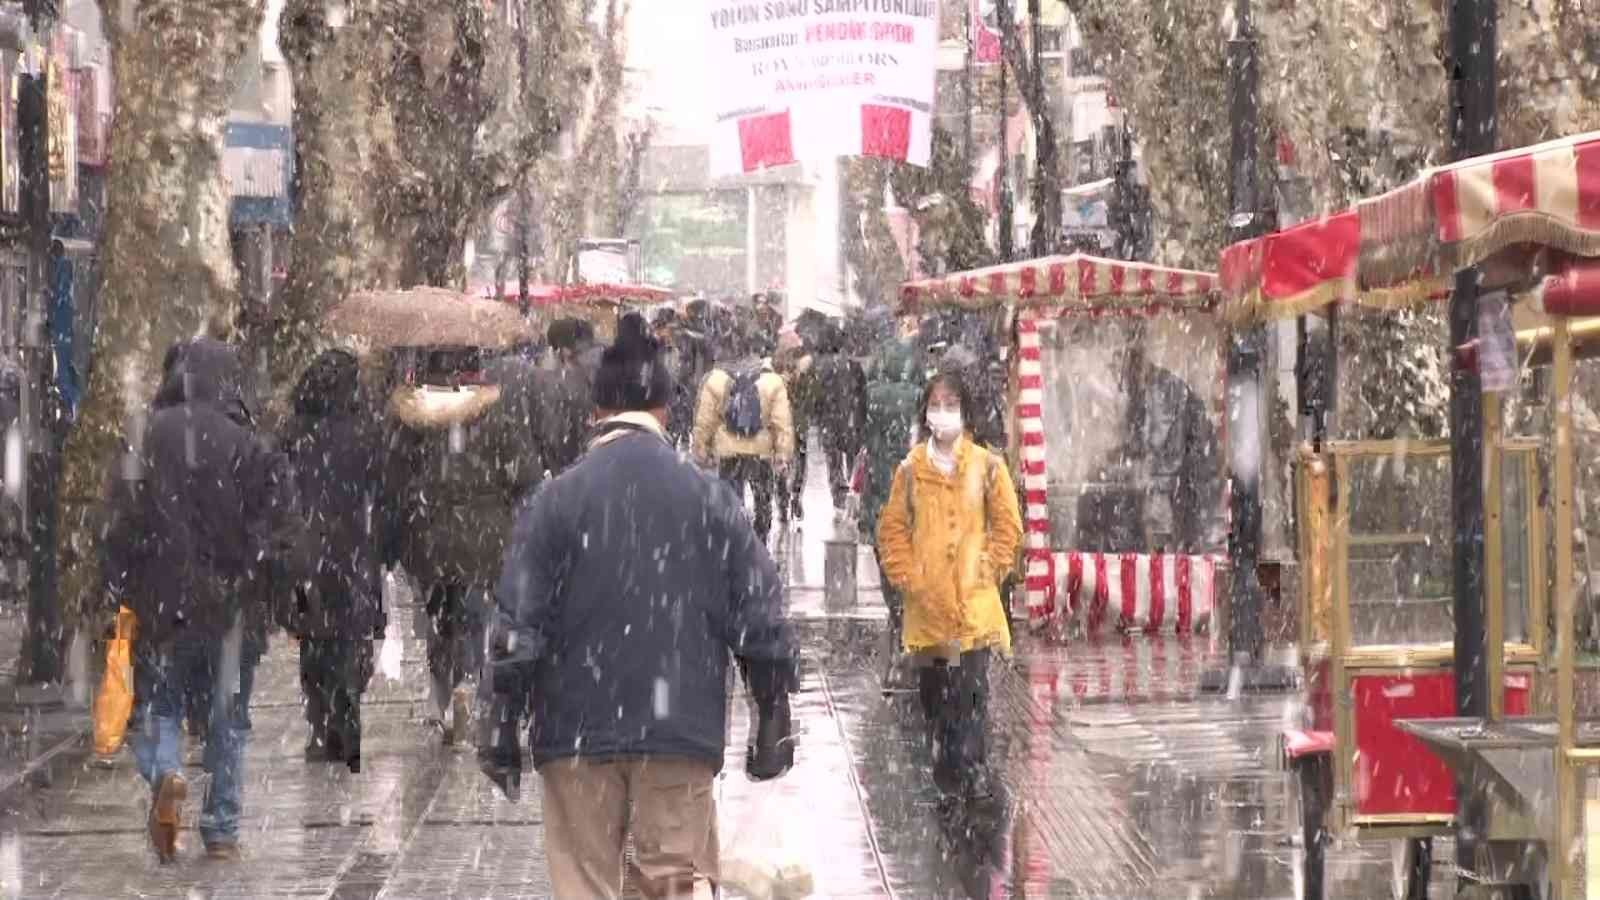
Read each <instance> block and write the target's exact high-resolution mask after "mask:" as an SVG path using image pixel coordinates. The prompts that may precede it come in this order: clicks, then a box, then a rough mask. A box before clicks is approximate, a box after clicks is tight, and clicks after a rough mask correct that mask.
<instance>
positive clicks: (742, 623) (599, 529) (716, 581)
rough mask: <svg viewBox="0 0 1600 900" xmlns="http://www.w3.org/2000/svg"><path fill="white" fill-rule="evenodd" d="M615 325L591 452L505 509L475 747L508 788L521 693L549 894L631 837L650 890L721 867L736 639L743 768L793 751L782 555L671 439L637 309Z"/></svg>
mask: <svg viewBox="0 0 1600 900" xmlns="http://www.w3.org/2000/svg"><path fill="white" fill-rule="evenodd" d="M617 331H618V337H617V342H616V343H615V344H614V345H612V346H611V347H609V348H607V350H606V351H605V355H604V357H603V359H602V362H601V364H600V368H599V371H598V372H597V373H596V376H595V385H594V401H595V406H596V407H597V409H598V410H599V411H600V415H601V416H602V418H601V421H600V423H599V426H598V427H597V429H596V433H595V436H594V438H593V439H592V440H591V441H590V444H589V450H588V452H587V453H586V454H584V456H583V458H582V459H581V460H579V462H578V464H577V465H576V466H573V467H572V468H571V469H569V470H567V472H565V473H564V474H562V475H560V476H559V477H557V478H556V479H555V480H553V481H551V482H550V483H548V484H547V485H545V487H544V489H543V490H541V491H540V492H539V494H538V495H537V496H535V497H534V499H533V502H532V503H530V504H529V505H528V506H527V507H526V508H524V509H523V510H522V511H521V512H520V513H519V515H518V517H517V524H516V529H515V531H514V532H513V533H512V538H511V542H510V545H509V546H508V547H507V550H506V555H505V566H504V568H503V570H502V572H501V575H500V582H499V586H498V588H497V589H496V592H495V600H496V624H495V629H494V632H493V634H492V636H491V639H490V653H491V665H490V669H491V671H492V672H493V673H494V689H495V692H496V702H495V704H494V709H495V715H494V717H493V728H492V730H491V731H490V734H489V737H488V739H487V740H486V742H485V745H483V746H481V747H480V762H481V763H482V764H483V766H484V769H485V771H486V773H487V774H489V775H490V776H491V777H493V778H494V779H495V780H496V782H497V783H498V784H500V785H501V787H502V788H503V789H506V790H507V792H508V793H515V792H516V790H515V786H516V785H517V783H518V782H519V780H520V769H521V760H522V754H521V750H520V748H519V747H518V746H517V744H516V741H515V735H516V734H517V733H518V730H519V728H520V713H521V710H522V709H523V708H524V702H526V701H531V704H532V716H531V719H532V730H531V734H530V739H531V743H532V750H533V762H534V765H535V766H537V767H538V771H539V775H540V778H541V781H542V784H543V791H542V802H543V804H544V809H543V821H544V835H545V843H546V859H547V860H549V865H550V878H551V886H552V891H551V893H552V895H553V896H555V897H557V898H589V897H616V896H620V892H621V889H622V880H623V858H624V856H623V854H624V848H625V845H626V844H627V842H628V841H629V839H630V838H631V840H632V845H633V848H634V859H633V862H634V864H635V868H636V871H637V873H638V877H639V879H640V882H641V883H640V884H639V885H638V886H639V888H640V891H641V893H642V894H643V895H644V896H647V897H663V896H689V895H690V894H691V892H692V890H693V886H694V883H695V881H696V880H697V878H698V877H707V876H709V877H711V878H715V875H716V871H717V837H716V825H715V804H714V802H713V798H712V782H713V779H714V777H715V775H716V773H717V772H718V771H719V770H720V769H721V768H722V762H723V758H724V753H725V746H724V743H725V739H726V738H725V736H726V730H725V724H726V721H727V714H728V663H729V657H730V655H731V656H732V657H734V658H735V659H737V660H738V662H739V664H740V667H741V669H742V670H743V671H744V673H745V676H746V679H747V681H748V683H749V685H750V690H751V694H752V695H753V696H754V698H755V701H756V703H757V706H758V708H759V709H760V710H761V711H762V714H761V719H760V722H759V723H758V724H757V726H756V727H755V728H754V729H753V731H754V732H755V733H756V738H757V740H756V745H755V747H754V748H753V749H752V750H750V751H749V754H748V756H747V770H748V771H749V773H750V774H751V775H752V776H753V777H757V778H771V777H776V776H777V775H780V774H782V773H783V772H784V771H786V770H787V769H788V767H789V765H791V764H792V762H793V745H792V744H791V743H789V742H788V741H787V740H786V735H787V723H788V695H789V693H790V691H791V690H792V689H793V684H794V680H795V677H794V676H795V672H794V665H795V643H794V639H793V635H792V634H791V632H790V629H789V626H788V624H787V623H786V621H785V619H784V614H783V607H784V602H783V584H782V580H781V578H780V576H779V574H778V569H777V566H776V565H775V564H774V562H773V560H772V558H771V557H770V556H769V555H768V554H767V551H766V549H765V548H764V547H763V546H762V544H761V541H760V540H759V539H758V538H757V536H756V534H755V532H754V531H753V530H752V529H751V527H750V523H749V520H748V519H747V518H746V517H745V515H744V513H743V510H742V509H741V506H740V504H739V503H738V502H737V501H736V499H735V498H734V496H733V494H732V492H731V491H729V490H728V489H727V488H726V486H724V485H723V484H722V483H721V482H719V481H718V480H717V479H716V478H714V477H712V476H709V475H707V474H705V473H703V472H701V471H700V470H699V469H697V468H696V467H695V466H694V465H693V464H692V463H690V462H688V461H686V460H684V459H683V458H682V457H680V456H679V454H678V453H677V452H676V451H675V450H674V449H673V448H672V446H671V445H670V444H669V443H668V440H667V437H666V419H667V415H668V406H669V404H670V402H671V398H672V377H671V375H670V373H668V371H667V369H666V367H665V366H664V365H663V364H662V363H661V360H660V359H659V356H658V352H659V348H658V346H657V344H656V342H655V340H654V339H653V338H651V337H649V336H648V335H647V334H646V333H645V328H644V324H643V322H642V320H638V319H637V317H636V316H627V317H624V318H623V319H622V321H621V322H619V324H618V329H617ZM508 735H510V736H512V737H511V738H510V739H509V740H508V739H507V736H508Z"/></svg>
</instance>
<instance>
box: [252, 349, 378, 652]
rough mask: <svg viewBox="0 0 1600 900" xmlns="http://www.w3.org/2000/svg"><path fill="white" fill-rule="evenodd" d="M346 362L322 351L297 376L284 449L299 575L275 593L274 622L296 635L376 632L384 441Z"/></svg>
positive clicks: (346, 357) (353, 365)
mask: <svg viewBox="0 0 1600 900" xmlns="http://www.w3.org/2000/svg"><path fill="white" fill-rule="evenodd" d="M357 369H358V366H357V362H356V358H355V357H354V356H351V355H350V354H348V353H343V352H340V351H330V352H328V353H324V354H323V355H322V356H320V357H318V358H317V360H316V361H315V362H313V363H312V364H311V367H310V368H309V369H308V370H307V371H306V373H305V375H304V376H303V377H302V378H301V380H300V384H299V387H298V389H297V390H296V392H295V398H294V418H293V419H291V420H290V421H289V423H288V424H287V426H286V427H285V428H284V431H283V435H282V444H281V446H282V448H283V450H284V452H285V453H287V454H288V457H289V462H290V465H291V466H292V467H293V469H294V473H295V485H296V487H297V488H298V491H297V493H298V496H299V500H300V507H299V513H300V517H301V523H302V527H301V530H300V534H299V539H298V541H297V547H298V548H299V553H298V554H297V555H298V556H299V557H300V560H301V563H302V565H303V566H304V568H305V570H306V572H307V578H306V579H305V580H304V581H302V582H300V583H299V584H297V585H295V587H294V588H293V590H290V591H285V592H283V593H282V594H281V595H280V596H279V597H278V602H279V603H280V604H282V607H281V609H282V615H281V616H280V619H279V624H281V625H283V627H284V628H286V629H288V630H289V631H290V632H291V633H293V634H295V635H297V636H299V637H302V638H314V639H328V640H366V639H369V638H375V637H379V636H381V635H382V634H383V628H384V624H385V618H384V611H383V584H382V580H381V576H380V574H379V558H380V557H379V548H380V534H379V531H380V528H381V525H382V523H383V521H384V518H383V513H382V503H383V500H384V496H383V478H382V476H383V436H382V434H381V432H380V430H379V428H378V427H377V423H375V422H373V421H372V419H371V416H370V410H369V409H368V408H367V406H366V405H365V404H363V403H362V402H361V399H360V392H359V389H358V375H357Z"/></svg>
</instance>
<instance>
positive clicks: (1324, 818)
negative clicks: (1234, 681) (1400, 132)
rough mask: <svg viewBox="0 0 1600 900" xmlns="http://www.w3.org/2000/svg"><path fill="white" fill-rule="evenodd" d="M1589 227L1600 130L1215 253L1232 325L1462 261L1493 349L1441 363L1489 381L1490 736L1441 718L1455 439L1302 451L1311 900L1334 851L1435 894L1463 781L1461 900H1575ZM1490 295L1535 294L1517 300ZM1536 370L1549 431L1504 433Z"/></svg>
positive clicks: (1599, 219)
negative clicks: (1552, 596)
mask: <svg viewBox="0 0 1600 900" xmlns="http://www.w3.org/2000/svg"><path fill="white" fill-rule="evenodd" d="M1597 213H1600V134H1588V135H1580V136H1577V137H1574V138H1568V139H1563V140H1559V141H1553V142H1550V143H1547V144H1542V145H1539V146H1536V147H1531V148H1526V149H1522V150H1517V151H1510V152H1507V153H1500V154H1494V155H1491V156H1487V157H1480V158H1476V159H1471V160H1466V161H1464V162H1460V163H1456V164H1453V165H1449V166H1444V167H1440V168H1437V169H1431V170H1428V171H1426V172H1424V173H1422V175H1420V176H1419V177H1418V178H1416V179H1414V180H1413V181H1411V182H1409V183H1407V184H1406V185H1404V186H1402V187H1400V188H1398V189H1396V190H1394V191H1390V192H1389V193H1386V194H1384V195H1382V196H1379V197H1376V198H1373V199H1371V200H1368V201H1364V202H1362V203H1360V204H1358V205H1357V206H1356V207H1355V208H1354V209H1352V210H1348V211H1346V212H1343V213H1340V214H1338V215H1334V216H1329V217H1326V218H1324V219H1320V220H1318V221H1316V222H1312V223H1308V224H1306V225H1303V226H1300V227H1298V228H1293V229H1288V230H1285V231H1282V232H1278V233H1275V234H1270V235H1267V236H1265V237H1263V238H1259V239H1256V240H1252V241H1246V242H1243V243H1241V244H1237V245H1235V246H1233V247H1230V248H1228V250H1227V251H1225V253H1224V256H1223V265H1222V270H1223V279H1224V283H1225V285H1226V289H1227V292H1228V294H1229V304H1230V306H1229V308H1230V311H1231V312H1232V313H1234V314H1235V315H1237V316H1241V317H1244V316H1255V317H1259V318H1274V317H1281V316H1291V315H1301V314H1307V313H1313V312H1317V311H1319V310H1323V309H1326V308H1329V307H1333V306H1339V305H1343V306H1346V307H1348V306H1353V305H1354V306H1359V305H1369V306H1386V307H1393V306H1396V305H1403V304H1418V303H1430V302H1440V301H1442V300H1443V299H1444V298H1445V297H1447V296H1448V292H1449V289H1450V279H1451V278H1452V276H1453V275H1454V274H1455V272H1457V271H1459V270H1462V269H1466V268H1468V267H1474V266H1476V267H1477V268H1478V270H1479V272H1480V273H1481V284H1482V289H1483V290H1484V291H1485V296H1484V298H1482V299H1481V300H1480V332H1481V333H1482V334H1483V337H1482V339H1481V340H1480V341H1479V342H1477V343H1475V344H1474V345H1472V346H1470V347H1462V348H1453V349H1454V352H1453V354H1452V359H1453V360H1454V364H1456V365H1472V366H1475V367H1476V368H1477V370H1478V372H1479V373H1480V375H1483V376H1485V378H1486V385H1487V384H1488V377H1489V375H1490V373H1494V374H1495V376H1496V377H1495V379H1494V380H1495V381H1496V382H1497V383H1496V384H1495V385H1494V386H1493V387H1491V388H1489V389H1486V391H1485V402H1484V407H1483V411H1484V417H1483V418H1484V443H1483V452H1484V458H1483V472H1484V486H1485V490H1484V508H1485V516H1484V520H1485V533H1484V550H1483V552H1484V568H1483V571H1484V580H1483V584H1484V623H1485V646H1484V656H1485V659H1486V665H1485V668H1486V670H1487V673H1488V675H1487V678H1488V681H1487V683H1488V684H1490V685H1495V686H1496V688H1495V689H1492V690H1490V691H1489V692H1488V698H1487V699H1488V703H1487V706H1488V712H1489V715H1488V717H1487V718H1485V719H1465V720H1464V719H1459V718H1455V715H1456V696H1455V688H1456V685H1455V677H1454V662H1455V659H1454V638H1455V633H1454V628H1455V622H1454V618H1453V611H1452V606H1451V592H1450V585H1449V583H1448V576H1449V573H1450V554H1451V546H1452V540H1453V538H1454V531H1453V526H1452V522H1451V514H1450V506H1449V500H1448V498H1449V495H1450V489H1451V486H1450V475H1449V472H1450V455H1449V454H1450V448H1449V446H1448V444H1446V443H1444V442H1442V441H1410V442H1406V441H1359V440H1358V441H1331V442H1327V443H1325V444H1323V445H1322V446H1320V447H1310V446H1307V447H1303V448H1301V450H1300V451H1299V454H1298V460H1297V474H1296V479H1297V484H1296V488H1297V490H1296V505H1297V525H1298V534H1299V552H1300V556H1301V566H1302V571H1303V572H1304V576H1303V578H1302V591H1301V597H1300V602H1301V617H1300V619H1301V628H1302V634H1301V644H1300V652H1301V661H1302V665H1303V667H1304V670H1305V676H1306V677H1305V679H1304V684H1305V698H1304V699H1305V704H1304V716H1303V720H1302V722H1301V723H1300V725H1299V726H1298V727H1294V728H1291V729H1288V730H1287V731H1286V733H1285V735H1284V741H1283V751H1284V752H1283V758H1284V761H1285V762H1286V763H1287V765H1288V767H1289V769H1290V771H1291V772H1293V773H1294V775H1295V779H1294V783H1295V784H1296V785H1297V787H1298V796H1299V798H1300V809H1301V814H1302V827H1303V830H1304V840H1305V865H1304V875H1305V879H1304V880H1305V890H1304V892H1303V896H1305V897H1308V898H1315V897H1321V896H1323V875H1324V872H1323V866H1324V852H1325V849H1326V846H1327V843H1328V841H1329V839H1330V838H1331V837H1348V838H1355V839H1367V838H1389V839H1392V840H1393V841H1394V847H1395V850H1396V852H1395V855H1394V860H1395V869H1394V875H1395V877H1394V883H1393V888H1394V893H1395V896H1398V897H1426V896H1427V882H1428V877H1429V873H1430V869H1431V863H1430V857H1431V843H1430V839H1431V837H1432V836H1434V835H1440V834H1449V833H1452V832H1453V831H1454V829H1455V825H1456V817H1457V816H1458V814H1459V810H1460V808H1461V806H1460V803H1459V802H1458V801H1459V799H1460V798H1458V797H1457V795H1456V790H1457V784H1458V783H1460V784H1465V785H1467V786H1468V787H1469V790H1470V796H1469V798H1468V799H1470V800H1471V801H1472V802H1473V804H1474V807H1475V809H1477V810H1481V819H1480V818H1479V817H1477V816H1475V817H1474V818H1475V820H1477V821H1478V823H1479V825H1480V829H1479V830H1478V831H1477V833H1476V834H1475V843H1474V847H1473V852H1472V854H1471V855H1472V860H1471V863H1470V865H1468V866H1467V867H1466V868H1465V870H1464V871H1462V872H1461V875H1462V876H1463V884H1464V887H1463V888H1462V891H1461V893H1460V895H1459V896H1462V897H1488V896H1527V897H1534V896H1541V895H1543V896H1551V897H1559V898H1573V897H1582V896H1585V895H1586V894H1585V893H1584V892H1583V890H1582V888H1581V886H1580V875H1579V869H1580V868H1581V866H1580V865H1579V860H1580V858H1581V857H1582V856H1583V853H1582V852H1581V851H1582V849H1583V844H1582V843H1581V842H1580V840H1579V834H1580V833H1581V831H1580V829H1582V828H1583V826H1584V823H1583V820H1582V818H1581V817H1580V814H1579V810H1580V806H1581V803H1582V798H1583V797H1584V796H1586V795H1585V794H1584V793H1582V792H1580V785H1581V784H1582V783H1583V779H1582V778H1581V777H1580V775H1581V774H1582V773H1583V772H1585V771H1586V770H1585V769H1584V768H1583V767H1585V766H1591V765H1593V764H1594V763H1596V762H1600V752H1597V751H1596V750H1588V749H1586V748H1585V746H1584V745H1585V744H1586V743H1589V742H1590V740H1591V739H1593V744H1594V745H1600V729H1596V728H1593V727H1587V728H1586V727H1585V725H1584V723H1581V722H1577V721H1575V718H1574V716H1575V710H1574V687H1573V683H1574V673H1573V658H1574V649H1575V648H1574V643H1575V640H1574V636H1575V628H1574V623H1575V615H1576V605H1577V604H1576V600H1575V590H1576V582H1575V579H1574V572H1573V553H1572V537H1573V502H1574V485H1573V471H1572V470H1573V443H1572V440H1571V430H1572V407H1573V404H1572V401H1571V397H1570V385H1571V375H1572V359H1573V348H1574V344H1573V341H1572V340H1571V336H1572V334H1573V329H1572V327H1571V325H1570V323H1569V321H1568V319H1569V318H1570V317H1572V316H1576V315H1583V314H1594V313H1600V290H1596V288H1600V278H1596V277H1593V276H1591V275H1590V272H1591V269H1590V268H1589V267H1590V266H1593V265H1594V263H1586V262H1583V261H1581V259H1580V258H1581V257H1595V256H1600V215H1597ZM1547 275H1548V276H1549V277H1546V276H1547ZM1499 292H1505V293H1504V294H1503V295H1499ZM1497 295H1499V296H1500V297H1504V296H1513V297H1514V296H1522V297H1524V298H1525V299H1524V302H1521V303H1518V304H1516V305H1515V306H1508V305H1507V304H1505V303H1504V302H1502V301H1501V299H1498V298H1497ZM1485 310H1491V311H1494V312H1491V313H1489V314H1485V312H1484V311H1485ZM1513 319H1520V320H1522V321H1523V322H1528V321H1533V322H1535V323H1537V322H1540V321H1543V322H1545V323H1546V325H1547V327H1545V328H1544V329H1542V330H1539V329H1531V330H1526V331H1524V332H1523V333H1522V334H1521V340H1520V341H1511V340H1504V341H1501V340H1497V338H1496V336H1497V335H1504V336H1505V337H1506V338H1510V337H1511V331H1512V329H1511V326H1510V323H1511V321H1512V320H1513ZM1582 330H1583V331H1585V332H1588V331H1589V329H1588V328H1587V327H1585V328H1584V329H1582ZM1541 342H1542V344H1543V346H1542V349H1541V347H1540V345H1541ZM1541 356H1542V358H1545V359H1550V360H1552V361H1553V368H1554V374H1553V377H1552V378H1551V379H1550V381H1551V384H1552V386H1551V389H1550V391H1549V392H1548V393H1549V396H1545V397H1542V398H1541V397H1538V396H1537V391H1535V392H1534V394H1535V396H1533V397H1532V398H1529V397H1526V396H1520V395H1519V399H1520V400H1521V401H1522V405H1524V406H1539V405H1542V406H1543V407H1544V408H1545V410H1546V412H1547V415H1546V419H1547V420H1548V421H1549V427H1548V429H1547V431H1548V433H1544V434H1541V433H1537V432H1538V431H1539V429H1537V428H1529V429H1528V430H1529V431H1530V432H1534V433H1530V434H1527V435H1516V434H1513V435H1512V436H1507V435H1506V428H1505V425H1504V421H1503V418H1502V412H1503V406H1504V404H1503V400H1504V398H1505V397H1504V393H1503V392H1505V391H1506V390H1507V388H1508V387H1509V386H1512V385H1515V384H1517V382H1518V379H1517V376H1518V374H1519V373H1520V368H1521V364H1522V363H1523V361H1524V360H1526V361H1532V360H1534V359H1537V358H1541ZM1522 381H1523V383H1524V384H1527V383H1534V384H1536V383H1537V382H1528V380H1527V379H1522ZM1522 393H1523V394H1526V393H1527V391H1524V392H1522ZM1536 420H1537V417H1530V418H1528V421H1530V422H1533V421H1536ZM1511 430H1512V431H1516V430H1517V429H1516V428H1515V427H1513V428H1512V429H1511ZM1552 433H1553V440H1551V439H1550V437H1551V434H1552ZM1552 500H1553V501H1554V502H1553V504H1552V502H1551V501H1552ZM1552 506H1553V509H1552ZM1547 541H1548V543H1547ZM1551 544H1553V552H1551V549H1552V548H1551V546H1550V545H1551ZM1552 561H1553V568H1554V577H1553V579H1552V578H1551V577H1550V574H1549V573H1548V572H1547V566H1549V565H1550V564H1551V562H1552ZM1441 571H1442V572H1443V573H1444V574H1445V578H1444V579H1441V578H1440V573H1441ZM1552 585H1553V586H1554V589H1555V591H1556V607H1557V608H1556V614H1555V616H1554V617H1553V619H1554V628H1553V630H1554V634H1553V635H1552V634H1551V633H1550V632H1551V631H1552V628H1551V624H1550V619H1549V618H1547V614H1546V599H1547V597H1548V596H1549V592H1550V589H1551V587H1552ZM1552 647H1553V648H1554V649H1553V651H1552ZM1552 663H1554V665H1552ZM1552 669H1554V685H1552V684H1551V683H1550V682H1551V674H1552ZM1552 687H1553V689H1554V690H1553V691H1552ZM1552 693H1553V694H1554V697H1553V705H1554V707H1555V709H1554V710H1553V713H1554V716H1553V717H1552V716H1551V713H1552V710H1550V709H1549V707H1550V706H1551V703H1552V697H1551V694H1552ZM1597 749H1600V747H1597ZM1556 848H1564V850H1563V852H1558V851H1557V849H1556ZM1547 886H1548V887H1549V888H1550V889H1551V892H1550V893H1548V894H1545V893H1544V890H1545V888H1546V887H1547Z"/></svg>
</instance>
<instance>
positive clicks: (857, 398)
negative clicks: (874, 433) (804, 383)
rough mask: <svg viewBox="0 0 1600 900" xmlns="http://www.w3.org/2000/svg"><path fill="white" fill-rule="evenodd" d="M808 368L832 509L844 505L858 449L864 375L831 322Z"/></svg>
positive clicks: (864, 412) (864, 398) (839, 509)
mask: <svg viewBox="0 0 1600 900" xmlns="http://www.w3.org/2000/svg"><path fill="white" fill-rule="evenodd" d="M811 370H812V372H813V375H812V377H813V378H814V379H815V382H816V387H815V391H816V393H815V395H814V398H815V406H814V408H813V409H812V411H811V412H812V421H813V423H814V424H815V425H816V426H817V430H818V432H820V435H821V437H822V455H823V458H824V459H826V460H827V461H828V484H829V487H830V490H831V494H832V497H833V509H834V512H835V513H836V514H837V513H841V512H843V510H844V508H845V497H846V495H847V494H848V493H849V482H850V469H851V466H852V465H853V464H854V463H855V458H856V453H857V451H859V450H860V449H861V438H862V429H863V428H865V427H866V420H867V375H866V372H865V371H864V370H863V369H862V368H861V363H859V362H856V361H855V360H854V359H852V358H850V357H849V356H847V355H846V354H845V347H844V331H843V330H842V329H841V328H840V327H839V326H838V325H837V324H835V323H832V322H830V323H828V326H827V327H826V328H824V329H822V332H821V336H820V340H819V342H818V345H817V354H816V356H815V357H814V358H813V361H812V366H811Z"/></svg>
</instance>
